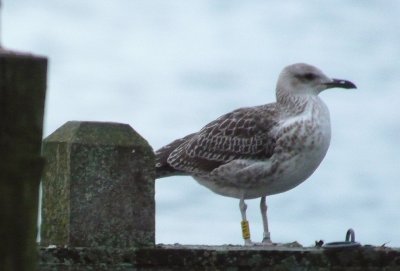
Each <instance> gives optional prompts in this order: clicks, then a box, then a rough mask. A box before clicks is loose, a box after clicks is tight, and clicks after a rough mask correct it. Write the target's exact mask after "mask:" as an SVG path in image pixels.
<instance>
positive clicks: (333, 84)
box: [325, 79, 357, 88]
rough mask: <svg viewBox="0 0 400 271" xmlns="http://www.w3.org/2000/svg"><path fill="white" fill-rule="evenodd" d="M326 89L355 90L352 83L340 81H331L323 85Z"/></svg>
mask: <svg viewBox="0 0 400 271" xmlns="http://www.w3.org/2000/svg"><path fill="white" fill-rule="evenodd" d="M325 85H326V86H327V88H357V87H356V85H354V84H353V83H352V82H350V81H347V80H342V79H332V81H331V82H328V83H325Z"/></svg>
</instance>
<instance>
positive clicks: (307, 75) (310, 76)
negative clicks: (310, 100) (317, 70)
mask: <svg viewBox="0 0 400 271" xmlns="http://www.w3.org/2000/svg"><path fill="white" fill-rule="evenodd" d="M303 78H304V79H306V80H308V81H311V80H314V79H315V78H317V76H316V75H315V74H314V73H311V72H310V73H305V74H304V75H303Z"/></svg>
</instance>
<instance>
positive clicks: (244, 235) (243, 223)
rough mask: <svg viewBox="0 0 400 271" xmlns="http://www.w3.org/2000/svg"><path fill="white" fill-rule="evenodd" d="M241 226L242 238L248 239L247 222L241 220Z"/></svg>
mask: <svg viewBox="0 0 400 271" xmlns="http://www.w3.org/2000/svg"><path fill="white" fill-rule="evenodd" d="M241 225H242V236H243V239H245V240H246V239H250V227H249V221H247V220H242V222H241Z"/></svg>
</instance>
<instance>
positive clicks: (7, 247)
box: [0, 48, 47, 271]
mask: <svg viewBox="0 0 400 271" xmlns="http://www.w3.org/2000/svg"><path fill="white" fill-rule="evenodd" d="M46 73H47V59H46V58H43V57H37V56H33V55H28V54H22V53H17V52H11V51H5V50H3V49H1V48H0V218H1V219H0V240H1V245H0V270H1V271H8V270H29V271H30V270H34V266H35V260H36V244H35V240H36V233H37V210H38V207H37V204H38V193H39V182H40V176H41V170H42V168H43V161H42V159H41V158H40V147H41V141H42V126H43V113H44V101H45V93H46Z"/></svg>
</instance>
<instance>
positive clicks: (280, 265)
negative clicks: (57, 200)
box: [39, 245, 400, 271]
mask: <svg viewBox="0 0 400 271" xmlns="http://www.w3.org/2000/svg"><path fill="white" fill-rule="evenodd" d="M39 254H40V263H39V270H40V271H48V270H69V271H75V270H99V271H101V270H103V271H107V270H124V271H127V270H147V271H153V270H231V271H236V270H272V271H283V270H309V271H314V270H315V271H328V270H351V271H356V270H357V271H358V270H359V271H375V270H376V271H378V270H385V271H392V270H393V271H394V270H399V269H400V250H399V249H391V248H387V247H372V246H364V247H359V248H353V249H339V250H334V251H327V250H325V249H322V248H286V247H266V248H264V247H255V248H251V249H248V248H247V247H243V246H180V245H167V246H165V245H158V246H156V247H155V248H145V249H136V250H122V249H111V248H109V249H88V248H40V251H39Z"/></svg>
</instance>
